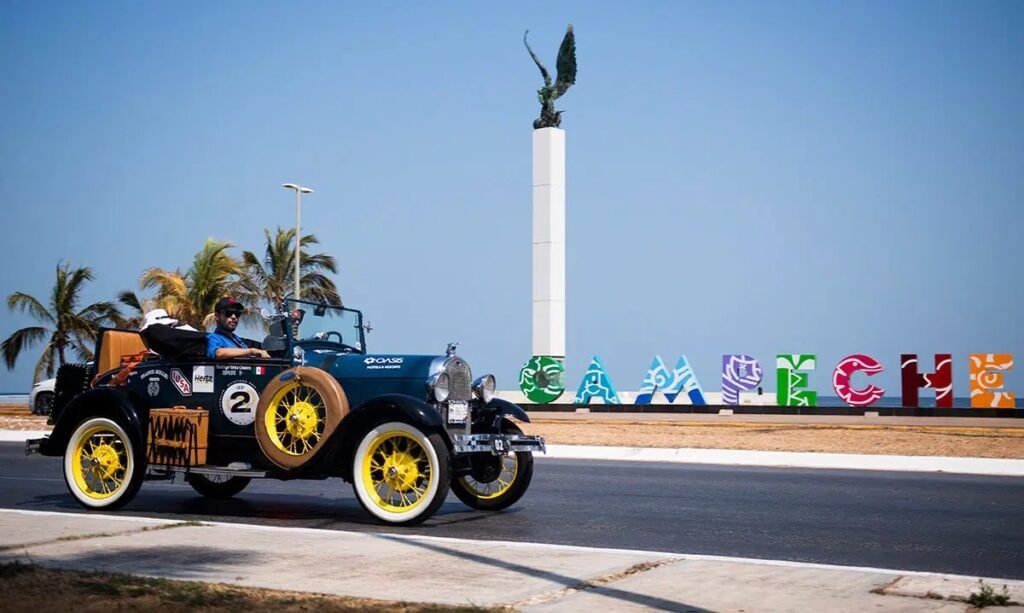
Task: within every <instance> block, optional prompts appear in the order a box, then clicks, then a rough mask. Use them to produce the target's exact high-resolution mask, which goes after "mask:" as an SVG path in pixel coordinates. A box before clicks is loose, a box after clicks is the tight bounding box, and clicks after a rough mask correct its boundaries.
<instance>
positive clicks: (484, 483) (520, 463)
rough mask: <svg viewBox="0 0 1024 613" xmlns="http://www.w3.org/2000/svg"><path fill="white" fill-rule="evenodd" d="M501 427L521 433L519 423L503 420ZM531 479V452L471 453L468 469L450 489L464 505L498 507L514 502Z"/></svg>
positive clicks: (478, 507) (487, 508) (497, 509)
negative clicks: (506, 453) (505, 453)
mask: <svg viewBox="0 0 1024 613" xmlns="http://www.w3.org/2000/svg"><path fill="white" fill-rule="evenodd" d="M501 431H502V432H503V433H506V434H522V433H523V431H522V430H520V429H519V427H518V426H516V425H515V424H513V423H512V422H510V421H508V420H503V422H502V426H501ZM532 479H533V453H531V452H529V451H517V452H514V453H510V454H508V455H491V454H489V453H474V454H472V455H471V456H469V470H468V472H466V473H465V474H462V475H459V476H458V477H457V478H456V479H454V480H453V481H452V492H454V493H455V496H456V497H458V499H459V500H461V501H462V502H463V503H465V504H466V506H468V507H470V508H473V509H478V510H480V511H499V510H501V509H505V508H508V507H510V506H512V505H513V504H515V503H516V502H517V501H518V500H519V499H520V498H522V497H523V494H525V493H526V489H527V488H528V487H530V480H532Z"/></svg>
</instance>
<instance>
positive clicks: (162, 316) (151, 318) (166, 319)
mask: <svg viewBox="0 0 1024 613" xmlns="http://www.w3.org/2000/svg"><path fill="white" fill-rule="evenodd" d="M153 324H163V325H165V326H176V325H178V320H177V319H174V318H173V317H171V316H170V315H168V314H167V311H165V310H164V309H153V310H152V311H150V312H148V313H146V315H145V321H144V322H142V327H141V328H139V331H140V332H141V331H142V330H145V329H146V328H148V327H150V326H152V325H153Z"/></svg>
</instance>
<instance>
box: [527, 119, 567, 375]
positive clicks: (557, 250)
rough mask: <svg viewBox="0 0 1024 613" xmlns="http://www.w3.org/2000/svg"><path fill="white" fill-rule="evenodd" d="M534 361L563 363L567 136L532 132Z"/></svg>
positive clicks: (551, 130) (558, 130)
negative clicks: (537, 358) (539, 358)
mask: <svg viewBox="0 0 1024 613" xmlns="http://www.w3.org/2000/svg"><path fill="white" fill-rule="evenodd" d="M533 355H536V356H551V357H555V358H561V359H564V358H565V131H564V130H562V129H561V128H541V129H539V130H534V131H533Z"/></svg>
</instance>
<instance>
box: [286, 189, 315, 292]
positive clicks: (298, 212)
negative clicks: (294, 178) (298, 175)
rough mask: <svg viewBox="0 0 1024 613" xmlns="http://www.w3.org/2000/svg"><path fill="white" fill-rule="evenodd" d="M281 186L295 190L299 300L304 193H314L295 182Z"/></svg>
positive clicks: (296, 271)
mask: <svg viewBox="0 0 1024 613" xmlns="http://www.w3.org/2000/svg"><path fill="white" fill-rule="evenodd" d="M281 187H283V188H285V189H293V190H295V299H296V300H298V299H299V298H300V296H299V274H300V273H299V270H300V269H299V253H300V251H299V249H300V248H301V246H302V227H301V221H302V194H312V193H313V190H311V189H310V188H308V187H303V186H301V185H296V184H295V183H285V184H284V185H282V186H281Z"/></svg>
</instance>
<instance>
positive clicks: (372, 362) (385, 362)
mask: <svg viewBox="0 0 1024 613" xmlns="http://www.w3.org/2000/svg"><path fill="white" fill-rule="evenodd" d="M403 362H405V358H403V357H397V356H396V357H372V356H371V357H368V358H366V359H364V360H363V364H365V365H366V368H367V370H391V369H394V368H401V367H402V363H403Z"/></svg>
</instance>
